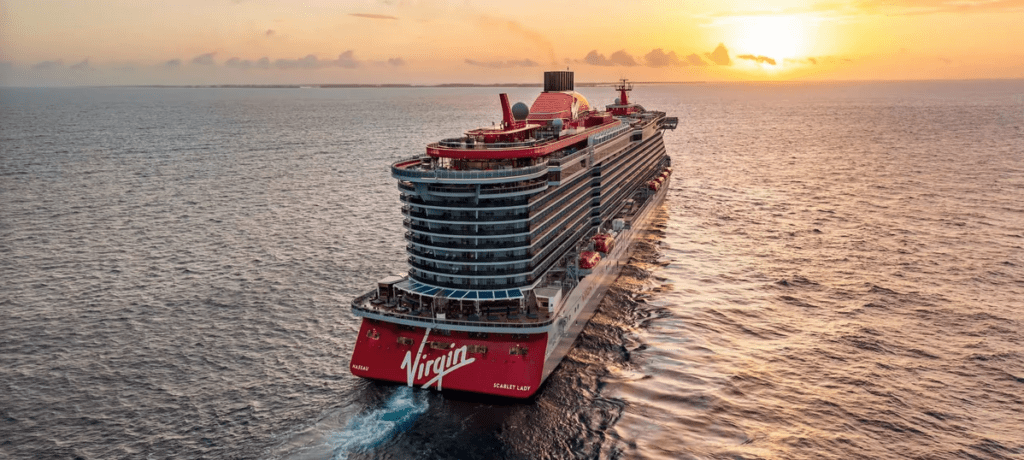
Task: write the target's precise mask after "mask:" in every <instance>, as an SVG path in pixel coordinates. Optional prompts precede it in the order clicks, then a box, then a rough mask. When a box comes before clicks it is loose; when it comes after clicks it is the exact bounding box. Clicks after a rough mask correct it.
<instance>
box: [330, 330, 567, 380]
mask: <svg viewBox="0 0 1024 460" xmlns="http://www.w3.org/2000/svg"><path fill="white" fill-rule="evenodd" d="M546 346H547V333H541V334H523V335H512V334H489V335H487V336H486V337H479V336H478V337H471V336H470V334H469V333H466V332H458V331H450V332H442V331H439V330H427V329H424V328H406V327H402V326H399V325H397V324H393V323H387V322H384V321H377V320H372V319H366V318H364V319H363V324H362V326H361V327H360V329H359V336H358V337H357V339H356V347H355V350H354V351H353V352H352V362H351V363H350V365H349V367H350V369H351V371H352V373H353V374H355V375H357V376H360V377H365V378H370V379H377V380H386V381H390V382H398V383H403V384H406V385H412V386H416V387H420V388H431V389H437V390H443V389H449V390H461V391H471V392H474V393H485V394H493V395H500V396H508V397H513V398H527V397H529V396H531V395H533V394H534V393H536V391H537V388H538V387H540V384H541V379H540V378H541V373H542V372H543V369H544V354H545V347H546Z"/></svg>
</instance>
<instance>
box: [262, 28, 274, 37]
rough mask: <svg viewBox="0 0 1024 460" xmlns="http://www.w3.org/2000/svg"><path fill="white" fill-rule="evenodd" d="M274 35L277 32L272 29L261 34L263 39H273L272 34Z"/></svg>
mask: <svg viewBox="0 0 1024 460" xmlns="http://www.w3.org/2000/svg"><path fill="white" fill-rule="evenodd" d="M276 33H277V32H275V31H274V29H267V31H266V32H263V36H264V37H273V36H274V34H276Z"/></svg>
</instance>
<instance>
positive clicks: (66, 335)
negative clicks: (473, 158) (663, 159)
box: [0, 81, 1024, 459]
mask: <svg viewBox="0 0 1024 460" xmlns="http://www.w3.org/2000/svg"><path fill="white" fill-rule="evenodd" d="M538 91H539V88H399V89H375V88H350V89H345V88H331V89H316V88H313V89H243V88H219V89H218V88H31V89H29V88H0V458H2V459H8V458H10V459H22V458H82V459H106V458H266V459H278V458H280V459H320V458H334V459H376V458H388V459H406V458H441V459H449V458H450V459H468V458H485V459H545V458H550V459H560V458H581V459H583V458H586V459H589V458H595V459H634V458H642V459H691V458H692V459H719V458H729V459H820V458H834V459H895V458H918V459H964V458H984V459H1004V458H1005V459H1010V458H1021V456H1024V81H956V82H840V83H694V84H678V85H637V86H636V89H635V90H634V91H633V94H632V97H633V98H634V99H635V101H636V102H639V103H641V104H643V105H645V106H646V107H647V108H649V109H656V110H663V111H666V112H668V113H669V115H671V116H678V117H679V118H680V126H679V128H678V129H676V130H675V131H670V132H666V136H665V139H666V146H667V149H668V152H669V154H670V156H671V157H672V161H673V169H674V172H673V182H672V188H671V190H670V191H669V195H668V198H667V200H666V203H665V204H664V206H663V207H662V209H661V210H659V212H658V215H657V217H656V219H655V224H654V226H653V228H652V229H651V230H650V231H648V232H647V233H646V234H645V236H644V238H643V240H642V241H640V242H639V243H638V251H637V253H636V255H635V256H634V258H633V260H632V261H631V262H630V264H629V265H628V266H627V267H626V268H625V269H624V271H623V274H622V276H621V277H620V278H619V280H618V281H617V282H616V284H615V286H614V287H613V288H612V290H611V292H610V294H609V295H608V296H607V297H606V298H605V299H604V301H603V302H602V304H601V307H600V309H599V311H598V313H597V315H596V316H595V317H594V319H593V320H592V321H591V322H590V324H589V325H588V326H587V328H586V329H585V330H584V332H583V334H582V335H581V337H580V338H579V339H578V341H577V343H576V347H575V348H574V349H573V350H572V351H571V352H570V354H569V355H568V357H567V358H566V360H565V361H563V363H562V364H561V366H560V367H559V368H558V369H557V370H556V371H555V372H554V373H553V374H552V376H551V377H550V378H549V380H548V382H547V383H546V384H545V385H544V386H543V387H542V388H541V389H540V391H539V394H538V395H537V396H536V397H535V398H534V399H531V400H527V401H510V400H494V399H490V398H485V397H478V396H473V395H465V394H440V393H437V392H429V391H422V390H412V389H409V388H407V387H402V386H398V385H392V384H384V383H378V382H372V381H366V380H362V379H359V378H355V377H353V376H352V375H351V374H350V373H349V371H348V360H349V357H350V354H351V351H352V344H353V341H354V335H355V333H356V331H357V328H358V325H359V321H358V319H357V318H355V317H353V316H352V314H351V313H350V312H349V301H350V299H351V298H352V297H354V296H355V295H357V294H360V293H362V292H364V291H366V290H368V289H369V287H370V286H372V283H373V282H374V281H375V280H377V279H379V278H382V277H384V276H386V275H390V274H394V273H402V272H405V270H406V261H405V259H406V256H405V242H404V239H403V233H404V230H403V227H402V224H401V222H402V218H401V213H400V209H399V206H400V204H399V200H398V196H399V193H398V189H397V187H396V182H395V180H394V179H392V178H391V177H390V172H389V165H390V164H391V163H392V162H394V161H396V160H398V159H401V158H406V157H410V156H413V155H417V154H421V153H423V152H424V147H425V145H426V144H427V143H428V142H433V141H436V140H438V139H441V138H445V137H452V136H456V135H458V134H460V133H462V132H463V131H465V130H467V129H471V128H474V127H478V126H482V125H490V124H491V123H493V122H495V121H500V109H499V104H498V98H497V93H499V92H508V93H509V96H510V99H511V100H512V102H516V101H524V102H526V103H530V102H532V100H533V98H534V97H535V96H536V94H537V92H538ZM579 91H580V92H582V93H583V94H584V95H586V96H587V97H588V98H590V101H591V103H592V104H593V105H596V106H603V105H604V104H609V103H612V101H613V100H614V98H615V96H616V94H615V92H614V91H613V90H612V89H611V88H610V87H593V88H579Z"/></svg>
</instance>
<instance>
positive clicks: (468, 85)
mask: <svg viewBox="0 0 1024 460" xmlns="http://www.w3.org/2000/svg"><path fill="white" fill-rule="evenodd" d="M630 83H632V84H634V85H688V84H696V83H704V82H702V81H667V82H666V81H631V82H630ZM617 84H618V82H606V83H600V82H598V83H576V86H578V87H583V88H587V87H597V86H614V85H617ZM125 86H128V87H131V88H270V89H274V88H531V87H538V88H539V87H543V86H544V84H543V83H442V84H439V85H411V84H361V83H344V84H310V85H125Z"/></svg>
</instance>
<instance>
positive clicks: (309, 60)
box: [274, 54, 330, 69]
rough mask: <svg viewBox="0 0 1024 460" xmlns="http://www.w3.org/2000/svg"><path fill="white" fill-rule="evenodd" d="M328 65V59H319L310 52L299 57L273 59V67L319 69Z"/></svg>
mask: <svg viewBox="0 0 1024 460" xmlns="http://www.w3.org/2000/svg"><path fill="white" fill-rule="evenodd" d="M328 65H330V64H329V61H321V60H320V59H319V58H317V57H316V56H314V55H312V54H310V55H307V56H306V57H304V58H299V59H277V60H275V61H274V67H277V68H278V69H319V68H321V67H327V66H328Z"/></svg>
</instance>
